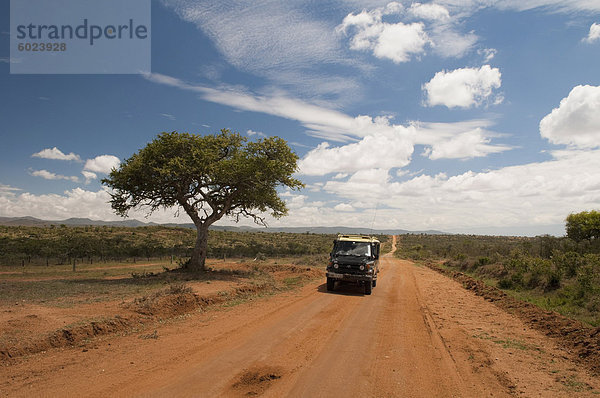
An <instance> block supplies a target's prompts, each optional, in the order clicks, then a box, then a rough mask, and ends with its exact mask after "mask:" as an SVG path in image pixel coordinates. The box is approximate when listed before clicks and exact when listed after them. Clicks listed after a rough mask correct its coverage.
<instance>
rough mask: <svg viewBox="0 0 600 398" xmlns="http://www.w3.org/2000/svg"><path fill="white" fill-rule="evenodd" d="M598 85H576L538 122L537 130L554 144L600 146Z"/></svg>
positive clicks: (581, 146)
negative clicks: (557, 105)
mask: <svg viewBox="0 0 600 398" xmlns="http://www.w3.org/2000/svg"><path fill="white" fill-rule="evenodd" d="M599 110H600V86H576V87H574V88H573V89H572V90H571V92H570V93H569V95H568V96H567V97H566V98H563V99H562V100H561V101H560V105H559V107H558V108H555V109H553V110H552V112H551V113H550V114H548V115H546V116H545V117H544V118H543V119H542V121H541V122H540V134H541V135H542V137H544V138H546V139H548V140H549V141H550V142H551V143H553V144H565V145H569V146H573V147H577V148H597V147H598V146H600V112H599Z"/></svg>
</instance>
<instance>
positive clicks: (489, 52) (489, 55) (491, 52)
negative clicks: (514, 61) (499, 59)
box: [477, 48, 498, 63]
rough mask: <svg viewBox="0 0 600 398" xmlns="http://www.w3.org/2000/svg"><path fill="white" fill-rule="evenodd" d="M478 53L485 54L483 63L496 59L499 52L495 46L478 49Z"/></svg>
mask: <svg viewBox="0 0 600 398" xmlns="http://www.w3.org/2000/svg"><path fill="white" fill-rule="evenodd" d="M477 54H479V55H482V56H483V63H488V62H490V61H491V60H492V59H494V57H495V56H496V54H498V50H496V49H495V48H484V49H480V50H477Z"/></svg>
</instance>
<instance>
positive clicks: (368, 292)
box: [365, 282, 373, 295]
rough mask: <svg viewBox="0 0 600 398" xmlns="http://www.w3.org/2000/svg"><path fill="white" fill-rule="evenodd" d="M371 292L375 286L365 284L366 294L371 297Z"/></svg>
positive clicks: (369, 283) (368, 283)
mask: <svg viewBox="0 0 600 398" xmlns="http://www.w3.org/2000/svg"><path fill="white" fill-rule="evenodd" d="M371 290H373V284H372V283H371V282H367V283H365V294H366V295H370V294H371Z"/></svg>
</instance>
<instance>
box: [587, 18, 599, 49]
mask: <svg viewBox="0 0 600 398" xmlns="http://www.w3.org/2000/svg"><path fill="white" fill-rule="evenodd" d="M583 40H584V41H585V42H588V43H590V44H591V43H593V42H595V41H598V40H600V24H597V23H593V24H592V26H590V32H589V33H588V36H587V37H586V38H585V39H583Z"/></svg>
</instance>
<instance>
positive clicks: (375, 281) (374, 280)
mask: <svg viewBox="0 0 600 398" xmlns="http://www.w3.org/2000/svg"><path fill="white" fill-rule="evenodd" d="M375 286H377V279H373V287H375Z"/></svg>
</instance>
